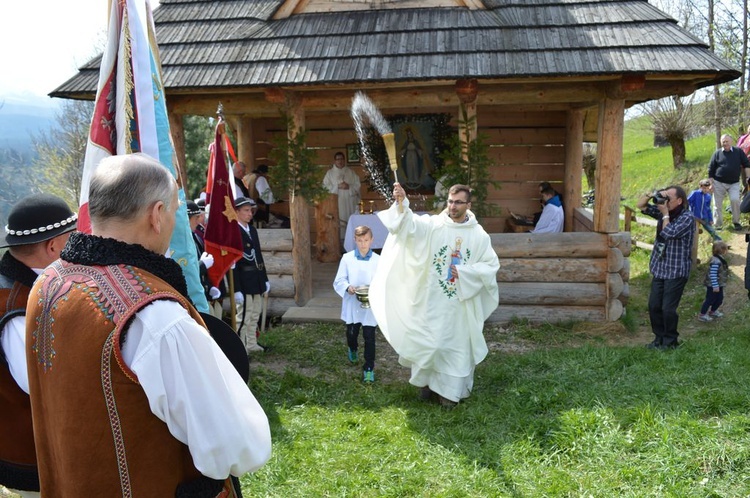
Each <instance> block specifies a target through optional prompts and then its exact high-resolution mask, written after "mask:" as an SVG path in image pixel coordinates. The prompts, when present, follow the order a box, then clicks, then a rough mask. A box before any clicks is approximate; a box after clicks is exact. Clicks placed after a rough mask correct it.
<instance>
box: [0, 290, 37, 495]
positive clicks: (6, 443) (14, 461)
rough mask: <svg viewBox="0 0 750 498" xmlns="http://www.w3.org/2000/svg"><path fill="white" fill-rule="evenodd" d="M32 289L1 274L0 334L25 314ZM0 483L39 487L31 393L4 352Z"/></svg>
mask: <svg viewBox="0 0 750 498" xmlns="http://www.w3.org/2000/svg"><path fill="white" fill-rule="evenodd" d="M30 290H31V289H30V288H29V287H26V286H25V285H23V284H21V283H20V282H12V281H10V280H9V279H7V278H5V277H2V276H0V334H1V333H2V329H3V328H5V325H6V324H7V322H8V321H9V320H10V319H11V318H13V317H15V316H23V315H25V314H26V300H27V298H28V296H29V291H30ZM0 406H2V407H3V408H2V409H1V410H0V484H3V485H4V486H7V487H9V488H12V489H19V490H25V491H39V474H38V473H37V468H36V452H35V450H34V431H33V428H32V424H31V403H30V401H29V396H28V395H27V394H26V393H25V392H23V390H21V388H20V387H18V384H16V381H15V380H13V376H12V375H11V374H10V370H9V369H8V363H7V362H6V361H5V357H4V355H3V356H2V360H0Z"/></svg>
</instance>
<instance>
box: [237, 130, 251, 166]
mask: <svg viewBox="0 0 750 498" xmlns="http://www.w3.org/2000/svg"><path fill="white" fill-rule="evenodd" d="M237 159H239V160H240V161H242V162H243V163H245V167H246V169H247V171H248V172H250V171H253V170H254V169H255V151H254V150H253V120H252V119H250V118H249V117H247V116H240V117H239V118H238V119H237Z"/></svg>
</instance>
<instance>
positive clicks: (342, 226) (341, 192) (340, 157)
mask: <svg viewBox="0 0 750 498" xmlns="http://www.w3.org/2000/svg"><path fill="white" fill-rule="evenodd" d="M360 185H361V182H360V181H359V176H357V173H355V172H354V171H353V170H351V169H350V168H349V167H348V166H347V165H346V163H345V161H344V154H343V153H341V152H337V153H336V154H334V156H333V166H331V169H329V170H328V171H327V172H326V176H325V178H323V186H324V187H325V188H326V190H328V192H329V193H331V194H337V195H338V196H339V240H342V241H343V240H344V238H345V237H346V224H347V222H348V221H349V217H350V216H351V215H353V214H354V213H356V212H357V204H359V199H360V193H359V188H360Z"/></svg>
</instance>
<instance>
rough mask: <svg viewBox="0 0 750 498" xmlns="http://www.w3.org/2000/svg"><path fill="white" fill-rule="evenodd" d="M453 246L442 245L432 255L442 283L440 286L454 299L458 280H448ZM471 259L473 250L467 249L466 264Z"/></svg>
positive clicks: (438, 277)
mask: <svg viewBox="0 0 750 498" xmlns="http://www.w3.org/2000/svg"><path fill="white" fill-rule="evenodd" d="M450 254H451V248H450V247H448V246H447V245H446V246H443V247H441V248H440V249H439V250H438V252H437V253H435V255H434V256H433V257H432V266H433V267H434V268H435V271H436V272H437V279H438V284H439V285H440V288H441V289H442V290H443V293H444V294H445V295H446V296H447V297H448V298H449V299H452V298H454V297H456V282H451V281H449V280H446V278H445V277H446V276H447V275H448V267H449V266H450V262H451V258H450ZM470 259H471V250H470V249H466V257H465V258H464V260H463V261H464V264H466V263H468V262H469V260H470Z"/></svg>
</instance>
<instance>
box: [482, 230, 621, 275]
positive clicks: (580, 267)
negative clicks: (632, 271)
mask: <svg viewBox="0 0 750 498" xmlns="http://www.w3.org/2000/svg"><path fill="white" fill-rule="evenodd" d="M515 235H516V236H517V237H524V235H521V234H515ZM507 236H512V235H510V234H509V235H506V237H507ZM500 254H501V255H502V253H500ZM607 274H608V272H607V260H606V259H603V258H577V259H575V258H512V259H511V258H500V269H499V270H498V272H497V280H498V282H584V283H592V282H593V283H596V282H605V281H606V279H607Z"/></svg>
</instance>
